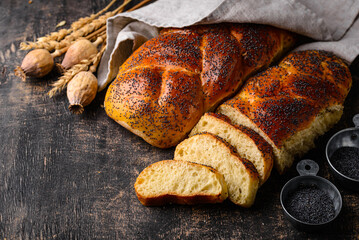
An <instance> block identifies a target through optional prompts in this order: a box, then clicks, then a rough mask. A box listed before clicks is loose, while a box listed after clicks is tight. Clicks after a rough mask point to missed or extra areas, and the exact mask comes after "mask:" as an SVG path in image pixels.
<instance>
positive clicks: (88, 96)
mask: <svg viewBox="0 0 359 240" xmlns="http://www.w3.org/2000/svg"><path fill="white" fill-rule="evenodd" d="M96 93H97V78H96V77H95V75H93V74H92V73H91V72H88V71H82V72H79V73H78V74H76V75H75V76H74V77H73V78H72V80H71V81H70V82H69V84H68V85H67V98H68V100H69V102H70V105H69V110H70V111H71V112H72V113H75V114H81V113H82V112H83V111H84V107H85V106H87V105H89V104H90V103H91V102H92V100H94V99H95V97H96Z"/></svg>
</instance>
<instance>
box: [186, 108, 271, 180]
mask: <svg viewBox="0 0 359 240" xmlns="http://www.w3.org/2000/svg"><path fill="white" fill-rule="evenodd" d="M201 132H209V133H212V134H214V135H217V136H219V137H221V138H223V139H224V140H226V141H227V142H228V143H229V144H231V145H232V146H233V147H234V148H235V149H236V151H237V153H238V154H239V156H241V157H242V158H245V159H248V160H249V161H250V162H252V163H253V165H254V167H255V168H256V169H257V171H258V174H259V178H260V185H262V184H263V183H264V182H265V181H266V180H267V179H268V178H269V176H270V174H271V171H272V167H273V158H274V156H273V149H272V146H271V145H270V144H269V143H268V142H267V141H266V140H264V139H263V138H262V137H261V136H260V135H259V134H258V133H256V132H255V131H253V130H252V129H250V128H248V127H245V126H242V125H233V124H232V123H231V120H230V119H229V118H228V117H227V116H225V115H222V114H218V113H205V114H204V115H203V116H202V117H201V119H200V120H199V122H198V123H197V124H196V126H195V127H194V128H193V129H192V131H191V132H190V134H189V136H193V135H195V134H198V133H201Z"/></svg>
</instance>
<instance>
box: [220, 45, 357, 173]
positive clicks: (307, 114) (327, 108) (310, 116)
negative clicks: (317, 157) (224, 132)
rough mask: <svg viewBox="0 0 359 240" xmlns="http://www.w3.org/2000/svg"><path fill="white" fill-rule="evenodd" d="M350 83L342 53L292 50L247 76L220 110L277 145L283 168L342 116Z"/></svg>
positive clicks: (278, 162)
mask: <svg viewBox="0 0 359 240" xmlns="http://www.w3.org/2000/svg"><path fill="white" fill-rule="evenodd" d="M351 84H352V79H351V75H350V71H349V69H348V67H347V66H346V64H345V63H344V62H343V61H342V60H341V59H339V58H338V57H336V56H334V55H332V54H330V53H328V52H323V51H302V52H294V53H291V54H290V55H288V56H287V57H286V58H284V59H283V60H282V61H281V63H280V64H279V65H278V66H275V67H272V68H269V69H267V70H266V71H264V72H262V73H260V74H258V75H256V76H255V77H252V78H251V79H249V80H248V81H247V82H246V84H245V85H244V86H243V87H242V89H241V91H240V92H239V93H238V94H237V95H236V96H235V97H234V98H232V99H230V100H228V101H226V102H225V103H223V104H222V105H220V106H219V107H218V112H220V113H222V114H224V115H226V116H228V117H229V118H230V119H231V120H232V122H233V123H235V124H242V125H245V126H248V127H250V128H252V129H253V130H255V131H256V132H258V133H259V134H260V135H261V136H262V137H263V138H265V139H266V140H267V141H268V142H269V143H270V144H271V145H272V146H273V150H274V155H275V161H274V165H275V167H276V168H277V170H278V171H279V173H283V172H284V170H285V169H286V168H289V167H290V166H291V165H292V163H293V161H294V158H295V156H300V155H302V154H304V153H305V152H307V151H308V150H309V149H310V148H312V147H314V140H315V138H316V137H318V136H319V135H322V134H324V133H325V132H326V131H328V130H329V129H330V128H331V127H332V126H333V125H334V124H335V123H337V122H338V121H339V119H340V118H341V115H342V113H343V103H344V100H345V98H346V96H347V94H348V92H349V90H350V88H351Z"/></svg>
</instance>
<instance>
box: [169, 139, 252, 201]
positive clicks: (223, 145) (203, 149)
mask: <svg viewBox="0 0 359 240" xmlns="http://www.w3.org/2000/svg"><path fill="white" fill-rule="evenodd" d="M174 159H175V160H184V161H193V162H196V163H200V164H203V165H207V166H211V167H213V168H214V169H216V170H217V171H218V172H220V173H221V174H223V176H224V180H225V181H226V183H227V187H228V198H229V200H231V201H232V202H233V203H235V204H237V205H240V206H242V207H250V206H252V205H253V203H254V200H255V197H256V194H257V190H258V186H259V175H258V172H257V170H256V169H255V167H254V166H253V164H252V163H251V162H249V161H248V160H246V159H244V158H241V157H240V156H239V155H238V154H237V153H236V151H235V149H234V148H233V146H231V145H230V144H229V143H227V142H226V141H225V140H223V139H221V138H220V137H218V136H215V135H213V134H211V133H199V134H197V135H194V136H192V137H190V138H187V139H185V140H184V141H182V142H181V143H180V144H178V145H177V147H176V150H175V156H174Z"/></svg>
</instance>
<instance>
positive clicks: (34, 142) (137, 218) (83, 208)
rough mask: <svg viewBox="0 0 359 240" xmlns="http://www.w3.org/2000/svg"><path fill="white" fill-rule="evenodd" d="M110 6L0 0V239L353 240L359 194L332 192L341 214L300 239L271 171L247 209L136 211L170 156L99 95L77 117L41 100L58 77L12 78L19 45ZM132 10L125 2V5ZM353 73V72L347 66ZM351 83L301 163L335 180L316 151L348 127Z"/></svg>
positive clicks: (357, 103) (356, 105)
mask: <svg viewBox="0 0 359 240" xmlns="http://www.w3.org/2000/svg"><path fill="white" fill-rule="evenodd" d="M108 2H109V1H104V0H87V1H70V0H52V1H46V0H33V1H32V3H31V4H30V3H29V2H28V1H25V0H1V1H0V35H1V41H0V121H1V125H0V153H1V155H0V156H1V157H0V239H308V238H309V239H322V238H324V239H326V238H332V237H335V238H336V239H358V238H359V193H353V192H351V191H348V190H345V189H344V188H342V187H340V188H339V189H340V192H341V194H342V197H343V209H342V213H341V215H340V216H339V218H338V219H337V221H336V224H334V225H333V226H332V227H331V228H330V229H327V230H325V231H323V232H320V233H305V232H300V231H298V230H296V229H295V228H293V227H292V226H291V225H290V223H289V222H288V221H287V220H286V219H285V217H284V215H283V212H282V209H281V206H280V202H279V194H280V190H281V188H282V187H283V185H284V184H285V183H286V182H287V181H288V180H289V179H291V178H293V177H294V176H296V175H297V173H296V172H295V170H294V168H292V169H291V170H290V171H289V172H288V173H286V174H285V175H283V176H279V175H278V174H277V173H276V172H275V171H273V173H272V176H271V177H270V179H269V180H268V181H267V182H266V183H265V184H264V185H263V186H262V187H261V188H260V190H259V192H258V195H257V198H256V202H255V204H254V206H253V207H252V208H249V209H245V208H241V207H237V206H235V205H233V204H232V203H230V202H229V201H226V202H225V203H223V204H217V205H198V206H178V205H171V206H164V207H144V206H142V205H141V204H140V202H139V201H138V200H137V197H136V195H135V192H134V188H133V184H134V182H135V179H136V177H137V175H138V174H139V173H140V172H141V171H142V170H143V169H144V168H145V167H147V166H148V165H149V164H151V163H153V162H156V161H160V160H164V159H171V158H172V156H173V149H167V150H160V149H157V148H155V147H152V146H150V145H149V144H147V143H145V142H144V141H143V140H142V139H140V138H139V137H137V136H135V135H133V134H132V133H130V132H129V131H127V130H125V129H124V128H122V127H120V126H119V125H118V124H116V123H115V122H114V121H112V120H111V119H110V118H109V117H107V116H106V114H105V111H104V109H103V106H102V104H103V100H104V92H102V93H100V94H99V95H98V96H97V97H96V99H95V101H94V102H93V103H92V104H91V105H90V106H89V107H87V108H86V111H85V113H84V114H83V115H81V116H76V115H72V114H71V113H70V112H69V111H68V109H67V107H68V101H67V98H66V95H65V94H59V95H58V96H56V97H54V98H52V99H50V98H48V96H47V95H46V93H47V91H48V90H50V88H51V86H50V84H51V83H52V82H54V81H55V80H56V79H57V77H58V74H57V73H55V72H54V73H51V74H50V75H49V76H47V77H45V78H44V79H41V80H34V79H32V80H28V81H26V82H23V81H21V80H19V79H18V78H17V77H15V76H14V72H13V70H14V68H15V67H16V66H17V65H20V64H21V61H22V58H23V57H24V56H25V54H26V52H24V51H20V50H19V49H18V48H19V43H20V42H21V41H24V40H32V39H33V38H34V37H39V36H43V35H45V34H47V33H49V32H51V31H53V30H55V26H56V25H57V24H58V23H59V22H60V21H62V20H65V21H66V23H67V25H66V26H69V24H70V23H71V22H73V21H74V20H76V19H78V18H79V17H82V16H87V15H89V14H90V13H94V12H97V11H98V10H100V9H101V8H103V7H104V6H105V5H106V4H107V3H108ZM131 6H133V4H131ZM352 72H353V75H356V76H357V75H358V72H357V71H356V67H352ZM358 89H359V88H358V80H356V81H354V85H353V88H352V90H351V92H350V95H349V97H348V99H347V101H346V104H345V111H344V116H343V118H342V119H341V121H340V123H339V124H337V125H336V126H335V127H334V128H333V129H332V130H331V131H330V132H328V133H327V134H326V135H324V136H322V137H320V138H319V139H318V141H317V142H316V143H317V147H316V148H315V149H313V150H312V151H310V152H309V153H308V154H307V155H306V156H305V158H311V159H314V160H316V161H317V162H318V163H319V166H320V168H321V169H320V171H319V175H320V176H323V177H326V178H327V179H329V180H331V181H334V179H333V177H332V176H331V175H330V173H329V171H328V165H327V163H326V161H325V156H324V147H325V143H326V142H327V140H328V139H329V138H330V136H331V135H332V134H334V133H335V132H336V131H338V130H340V129H343V128H346V127H351V126H352V122H351V118H352V116H353V115H354V114H355V113H358V112H359V90H358Z"/></svg>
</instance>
